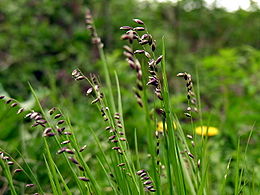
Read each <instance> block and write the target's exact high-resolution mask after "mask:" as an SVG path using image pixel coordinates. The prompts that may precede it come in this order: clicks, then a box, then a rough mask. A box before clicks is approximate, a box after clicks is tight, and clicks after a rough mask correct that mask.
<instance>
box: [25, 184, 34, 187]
mask: <svg viewBox="0 0 260 195" xmlns="http://www.w3.org/2000/svg"><path fill="white" fill-rule="evenodd" d="M33 186H34V184H32V183H29V184H26V185H25V187H27V188H32V187H33Z"/></svg>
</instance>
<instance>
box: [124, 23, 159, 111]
mask: <svg viewBox="0 0 260 195" xmlns="http://www.w3.org/2000/svg"><path fill="white" fill-rule="evenodd" d="M133 21H134V22H135V23H137V24H139V25H141V26H138V27H130V26H122V27H121V28H120V29H121V30H124V31H126V32H125V34H123V35H122V36H121V39H122V40H128V42H129V44H130V45H125V46H124V47H123V48H124V52H123V54H124V55H125V56H126V61H127V62H128V64H129V66H130V67H131V69H133V70H135V71H136V75H137V88H136V89H135V96H136V98H137V102H138V104H139V105H140V106H142V98H141V95H140V91H142V89H143V86H142V85H143V81H142V79H146V78H143V73H142V70H146V69H147V67H148V74H149V77H148V81H145V83H146V85H150V86H153V87H154V94H155V95H156V97H157V98H158V99H160V100H163V97H162V91H161V83H160V80H159V77H158V65H159V63H160V62H161V61H162V59H163V56H162V55H161V56H159V57H157V58H155V56H154V51H155V49H156V41H155V40H154V39H153V37H152V35H151V34H149V33H148V32H147V30H146V27H145V23H144V22H143V21H142V20H140V19H133ZM142 31H144V33H143V34H141V33H142ZM134 41H136V42H137V43H138V45H139V46H140V47H141V49H136V50H133V49H132V48H133V47H134V46H133V43H134ZM130 46H131V47H130ZM140 54H141V55H144V57H145V61H146V62H147V65H148V66H147V67H144V68H142V67H141V64H140V61H139V60H138V55H140Z"/></svg>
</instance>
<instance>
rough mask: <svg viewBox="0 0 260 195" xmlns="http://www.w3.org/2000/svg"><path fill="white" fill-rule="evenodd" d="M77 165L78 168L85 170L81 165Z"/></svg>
mask: <svg viewBox="0 0 260 195" xmlns="http://www.w3.org/2000/svg"><path fill="white" fill-rule="evenodd" d="M77 167H78V168H79V170H81V171H85V169H84V167H82V166H81V165H78V166H77Z"/></svg>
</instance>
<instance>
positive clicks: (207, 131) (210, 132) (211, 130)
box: [195, 126, 219, 136]
mask: <svg viewBox="0 0 260 195" xmlns="http://www.w3.org/2000/svg"><path fill="white" fill-rule="evenodd" d="M195 131H196V134H198V135H203V136H205V135H207V136H214V135H217V134H218V133H219V130H218V128H216V127H208V126H199V127H196V129H195Z"/></svg>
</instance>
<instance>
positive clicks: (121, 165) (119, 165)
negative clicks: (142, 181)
mask: <svg viewBox="0 0 260 195" xmlns="http://www.w3.org/2000/svg"><path fill="white" fill-rule="evenodd" d="M117 166H118V167H123V166H125V163H120V164H118V165H117Z"/></svg>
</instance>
